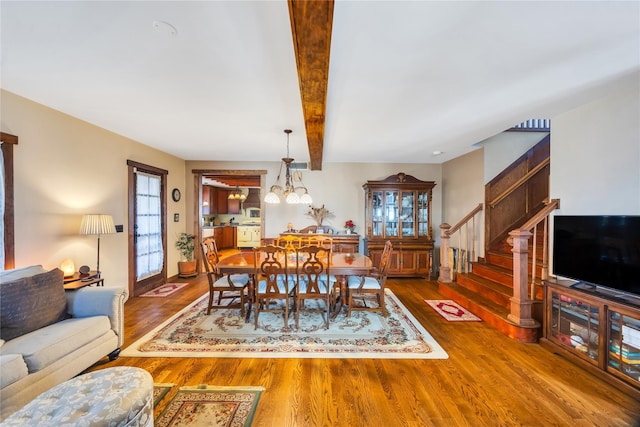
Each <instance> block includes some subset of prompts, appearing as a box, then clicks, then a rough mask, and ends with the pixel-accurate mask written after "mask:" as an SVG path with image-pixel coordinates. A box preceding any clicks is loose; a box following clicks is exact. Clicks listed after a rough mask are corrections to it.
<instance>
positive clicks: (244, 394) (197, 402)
mask: <svg viewBox="0 0 640 427" xmlns="http://www.w3.org/2000/svg"><path fill="white" fill-rule="evenodd" d="M263 390H264V388H263V387H235V386H230V387H213V386H207V385H201V386H197V387H181V388H180V390H179V391H178V393H176V395H175V396H174V397H173V399H171V401H170V402H169V403H168V404H167V406H166V407H165V408H164V409H163V410H162V413H161V414H160V415H159V416H158V417H157V418H156V419H155V424H154V425H155V426H156V427H186V426H189V427H197V426H207V427H209V426H210V427H232V426H233V427H242V426H246V427H249V426H250V425H251V422H252V421H253V415H254V414H255V411H256V407H257V406H258V400H259V399H260V395H261V393H262V391H263Z"/></svg>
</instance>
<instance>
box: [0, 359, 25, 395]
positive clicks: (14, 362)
mask: <svg viewBox="0 0 640 427" xmlns="http://www.w3.org/2000/svg"><path fill="white" fill-rule="evenodd" d="M27 375H29V370H28V369H27V364H26V363H24V359H23V358H22V355H21V354H3V355H0V388H5V387H6V386H8V385H9V384H13V383H14V382H16V381H18V380H19V379H22V378H24V377H26V376H27Z"/></svg>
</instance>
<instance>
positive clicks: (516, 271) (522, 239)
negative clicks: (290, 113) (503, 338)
mask: <svg viewBox="0 0 640 427" xmlns="http://www.w3.org/2000/svg"><path fill="white" fill-rule="evenodd" d="M509 235H510V236H511V237H512V239H513V242H512V244H513V249H511V252H513V297H511V313H510V314H509V315H508V316H507V319H509V320H510V321H512V322H513V323H516V324H517V325H520V326H535V325H536V324H537V322H536V321H535V320H534V319H533V318H532V317H531V306H532V301H531V300H530V299H529V292H527V290H528V288H529V286H528V280H527V279H528V274H527V269H528V260H527V257H528V256H529V237H531V236H532V234H531V232H529V231H526V230H513V231H511V232H510V233H509Z"/></svg>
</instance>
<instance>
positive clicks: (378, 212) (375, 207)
mask: <svg viewBox="0 0 640 427" xmlns="http://www.w3.org/2000/svg"><path fill="white" fill-rule="evenodd" d="M371 203H372V210H371V213H372V216H371V218H372V228H371V234H372V235H373V236H382V224H383V219H384V215H383V214H384V208H383V204H382V191H374V192H373V199H372V201H371Z"/></svg>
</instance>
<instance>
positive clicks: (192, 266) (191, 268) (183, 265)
mask: <svg viewBox="0 0 640 427" xmlns="http://www.w3.org/2000/svg"><path fill="white" fill-rule="evenodd" d="M195 275H196V261H195V260H193V261H178V276H179V277H193V276H195Z"/></svg>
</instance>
